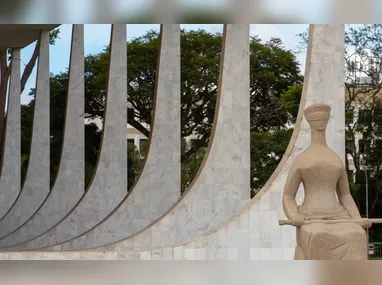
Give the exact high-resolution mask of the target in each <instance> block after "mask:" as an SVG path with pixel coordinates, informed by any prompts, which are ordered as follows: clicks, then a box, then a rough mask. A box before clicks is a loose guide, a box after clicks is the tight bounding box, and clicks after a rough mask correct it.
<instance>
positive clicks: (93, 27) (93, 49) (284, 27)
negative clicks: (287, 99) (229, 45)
mask: <svg viewBox="0 0 382 285" xmlns="http://www.w3.org/2000/svg"><path fill="white" fill-rule="evenodd" d="M159 27H160V25H159V24H158V25H154V24H129V25H127V40H128V41H130V40H132V39H133V38H136V37H139V36H141V35H144V34H145V33H146V32H147V31H149V30H157V31H159ZM181 28H185V29H187V30H197V29H200V28H203V29H205V30H206V31H208V32H211V33H217V32H220V33H221V32H222V31H223V25H222V24H208V25H200V24H199V25H197V24H189V25H181ZM307 28H308V25H303V24H273V25H268V24H261V25H257V24H256V25H251V26H250V34H251V35H252V36H254V35H258V36H259V37H260V39H261V40H262V41H268V40H269V39H270V38H272V37H277V38H280V39H281V40H282V41H283V44H284V46H285V48H287V49H290V50H292V51H297V46H298V43H299V38H298V37H297V36H296V35H297V34H298V33H301V32H304V31H305V30H307ZM59 29H60V34H59V38H58V39H57V40H56V43H55V45H51V46H50V72H51V73H53V74H58V73H60V72H64V71H66V70H67V68H68V66H69V56H70V45H71V34H72V25H71V24H64V25H61V26H60V27H59ZM110 31H111V25H110V24H88V25H84V32H85V36H84V37H85V38H84V41H85V56H86V55H88V54H96V53H99V52H101V51H102V50H103V49H104V48H105V46H107V45H108V44H109V42H110ZM34 47H35V43H32V44H30V45H29V46H27V47H25V48H23V49H22V50H21V68H22V71H23V69H24V67H25V65H26V64H27V62H28V61H29V59H30V57H31V55H32V53H33V50H34ZM305 56H306V55H305V53H296V58H297V60H298V62H299V63H300V69H301V72H302V73H303V72H304V70H305ZM36 70H37V65H36V66H35V68H34V70H33V72H32V74H31V76H30V78H29V80H28V81H27V84H26V86H25V90H24V92H23V93H22V96H21V103H22V104H27V103H28V102H29V101H30V100H31V99H32V98H31V97H30V96H28V95H27V94H28V93H29V91H30V88H34V87H35V86H36Z"/></svg>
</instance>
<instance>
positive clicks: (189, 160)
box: [22, 29, 303, 195]
mask: <svg viewBox="0 0 382 285" xmlns="http://www.w3.org/2000/svg"><path fill="white" fill-rule="evenodd" d="M221 44H222V35H221V34H219V33H216V34H213V33H209V32H207V31H205V30H203V29H200V30H182V31H181V136H182V154H181V162H182V191H184V190H185V189H186V188H187V186H188V185H189V184H190V183H191V181H192V179H193V178H194V176H195V174H196V172H197V170H198V168H199V166H200V164H201V162H202V160H203V158H204V155H205V153H206V149H207V145H208V141H209V138H210V135H211V129H212V123H213V118H214V114H215V107H216V96H217V88H218V87H217V86H218V78H219V66H220V53H221ZM158 47H159V34H158V32H157V31H148V32H147V33H146V34H144V35H142V36H141V37H138V38H135V39H133V40H131V41H129V42H128V43H127V61H128V67H127V82H128V92H127V94H126V99H127V101H128V102H129V103H130V105H131V109H129V112H128V113H129V116H128V121H127V122H128V123H129V124H130V125H132V126H133V127H135V128H136V129H138V130H139V131H141V132H142V133H143V134H145V135H146V136H149V134H150V127H151V119H152V111H153V110H152V109H153V94H154V90H155V76H156V65H157V57H158ZM108 59H109V48H108V47H105V49H104V50H103V51H102V52H100V53H98V54H93V55H88V56H86V58H85V113H86V114H85V116H86V117H87V118H96V117H98V118H103V111H104V103H105V95H106V83H107V71H108ZM250 71H251V74H250V108H251V132H252V134H251V162H252V163H251V170H252V180H251V186H252V189H253V193H252V194H253V195H254V194H255V193H256V191H257V190H258V189H259V188H261V186H262V185H263V184H264V183H265V182H266V181H267V179H268V178H269V177H270V175H271V173H272V172H273V170H274V169H275V167H276V166H277V164H278V162H279V161H280V159H281V157H282V155H283V153H284V151H285V149H286V146H287V144H288V142H289V138H290V135H291V133H292V130H293V129H292V127H293V123H294V118H295V117H296V115H297V109H298V104H299V98H300V96H301V84H302V79H303V78H302V76H301V74H300V69H299V64H298V62H297V60H296V57H295V55H294V53H293V52H292V51H291V50H288V49H286V48H285V47H284V46H283V43H282V41H281V40H280V39H277V38H272V39H270V40H269V41H268V42H262V41H261V40H260V39H259V38H258V37H252V38H251V40H250ZM50 80H51V136H52V140H51V148H52V150H51V156H52V160H51V174H52V183H53V181H54V177H55V175H56V173H57V170H58V162H59V154H60V151H61V143H62V133H63V126H64V119H65V105H66V89H67V86H68V71H65V72H62V73H61V74H56V75H53V76H52V77H51V78H50ZM30 95H31V96H34V90H32V91H31V93H30ZM33 107H34V100H32V101H31V102H30V104H29V105H27V106H23V122H22V124H23V140H25V141H24V142H23V150H22V154H23V155H24V156H26V157H27V156H28V151H29V148H28V144H30V138H31V126H32V124H31V119H32V118H33ZM296 108H297V109H296ZM144 123H147V124H148V127H146V124H144ZM288 123H289V125H288ZM101 132H102V130H99V129H98V128H97V127H96V125H94V124H87V125H86V126H85V133H86V139H85V144H86V146H85V160H86V181H87V183H88V182H89V181H90V179H91V176H92V175H93V171H94V167H95V165H96V162H97V155H98V151H99V146H100V140H101ZM144 149H145V148H144ZM144 149H143V151H141V153H138V151H137V149H136V148H135V147H134V146H131V145H130V146H129V147H128V156H129V171H130V173H129V187H131V186H132V185H133V183H134V181H135V179H136V177H137V175H138V173H139V171H140V168H141V167H142V162H143V159H144V156H145V150H144ZM25 161H26V163H24V165H26V164H27V159H25Z"/></svg>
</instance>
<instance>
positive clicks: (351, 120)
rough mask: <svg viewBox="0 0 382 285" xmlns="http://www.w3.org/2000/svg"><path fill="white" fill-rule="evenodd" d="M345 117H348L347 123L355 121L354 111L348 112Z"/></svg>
mask: <svg viewBox="0 0 382 285" xmlns="http://www.w3.org/2000/svg"><path fill="white" fill-rule="evenodd" d="M345 118H346V124H347V125H349V124H353V123H354V114H353V112H352V111H349V112H346V114H345Z"/></svg>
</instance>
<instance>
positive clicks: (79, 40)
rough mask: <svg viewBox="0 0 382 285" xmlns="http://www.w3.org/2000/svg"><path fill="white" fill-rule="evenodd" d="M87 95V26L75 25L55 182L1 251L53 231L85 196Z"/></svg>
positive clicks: (10, 236) (7, 239)
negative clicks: (85, 117)
mask: <svg viewBox="0 0 382 285" xmlns="http://www.w3.org/2000/svg"><path fill="white" fill-rule="evenodd" d="M84 92H85V87H84V26H83V25H73V29H72V45H71V55H70V64H69V85H68V91H67V106H66V118H65V126H64V139H63V145H62V151H61V158H60V167H59V170H58V174H57V177H56V181H55V183H54V185H53V188H52V190H51V191H50V193H49V196H48V197H47V199H46V200H45V202H44V204H43V205H42V206H41V207H40V208H39V209H38V211H37V212H36V213H35V214H34V215H33V216H32V217H31V218H30V219H29V220H27V221H26V222H25V223H24V224H22V226H21V227H19V228H18V229H17V230H16V231H14V232H13V233H11V234H10V235H8V236H6V237H5V238H3V239H1V240H0V247H1V248H7V247H11V246H15V245H17V244H19V243H22V242H25V241H28V240H31V239H33V238H35V237H37V236H39V235H41V234H43V233H45V232H46V231H48V230H50V229H51V228H52V227H53V226H54V225H56V224H57V223H58V222H60V221H61V220H62V219H63V218H64V217H65V216H66V215H67V214H68V213H69V212H70V211H71V210H72V209H73V208H74V206H75V205H76V204H77V203H78V201H79V199H80V198H81V197H82V196H83V195H84V126H83V124H84ZM48 173H49V172H48ZM45 174H46V173H45Z"/></svg>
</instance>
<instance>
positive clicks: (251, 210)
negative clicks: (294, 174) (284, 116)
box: [125, 25, 345, 260]
mask: <svg viewBox="0 0 382 285" xmlns="http://www.w3.org/2000/svg"><path fill="white" fill-rule="evenodd" d="M344 94H345V93H344V25H311V26H310V30H309V45H308V52H307V60H306V70H305V78H304V88H303V94H302V97H301V101H300V107H299V113H298V117H297V121H296V125H295V129H294V132H293V135H292V138H291V140H290V143H289V145H288V148H287V150H286V152H285V154H284V157H283V159H282V161H281V162H280V164H279V166H278V167H277V169H276V170H275V172H274V173H273V175H272V176H271V178H270V179H269V181H268V182H267V183H266V185H265V186H264V187H263V188H262V189H261V191H260V192H259V193H258V194H257V195H256V196H255V197H254V198H253V199H252V201H250V202H249V203H248V205H246V206H245V207H244V208H243V209H242V211H240V212H239V214H238V215H236V216H235V217H234V219H232V220H230V221H229V222H228V223H227V224H226V225H225V226H223V227H220V228H217V229H216V230H214V231H211V232H209V233H207V234H205V235H202V236H200V237H199V238H197V239H195V240H194V241H192V242H190V243H187V244H183V245H178V246H177V247H172V248H171V247H169V248H162V249H156V250H151V251H145V252H141V253H140V254H139V256H137V254H136V253H133V252H130V253H125V255H127V256H128V255H129V254H130V255H133V256H134V255H135V257H138V259H142V258H143V259H153V258H155V259H163V258H164V259H191V260H193V259H196V260H206V259H207V260H208V259H210V260H216V259H221V260H261V259H262V260H266V259H272V260H279V259H286V260H290V259H293V253H294V247H295V245H296V240H295V229H294V228H293V227H280V226H279V225H278V220H279V219H280V218H283V217H284V213H283V209H282V193H283V188H284V184H285V181H286V178H287V175H288V173H289V169H290V167H291V164H292V162H293V160H294V159H295V158H296V157H297V156H298V155H299V154H300V153H301V152H302V151H303V150H305V149H306V147H308V145H309V142H310V128H309V125H308V123H307V122H306V120H303V111H304V109H305V108H306V107H307V106H309V105H311V104H314V103H327V104H329V105H331V107H332V112H331V120H330V121H329V125H328V129H327V130H328V131H327V140H328V144H329V146H330V147H331V148H332V149H333V150H335V151H336V152H337V153H338V154H339V155H340V156H341V157H342V158H343V159H344V158H345V148H344V147H345V144H344V138H345V97H344ZM300 187H301V188H302V185H301V186H300ZM299 192H300V194H299V197H298V199H299V200H300V201H301V200H302V198H303V197H302V195H301V194H302V193H301V189H300V191H299Z"/></svg>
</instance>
